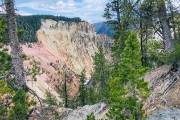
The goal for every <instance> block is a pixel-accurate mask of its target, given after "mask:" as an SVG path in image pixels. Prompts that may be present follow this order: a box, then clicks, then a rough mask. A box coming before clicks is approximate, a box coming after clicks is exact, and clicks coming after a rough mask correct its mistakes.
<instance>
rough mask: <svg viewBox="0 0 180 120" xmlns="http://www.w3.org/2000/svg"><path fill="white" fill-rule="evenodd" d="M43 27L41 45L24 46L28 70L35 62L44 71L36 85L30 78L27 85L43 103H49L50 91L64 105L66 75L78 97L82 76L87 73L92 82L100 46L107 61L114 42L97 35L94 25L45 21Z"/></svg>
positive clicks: (38, 77)
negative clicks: (62, 94) (62, 92)
mask: <svg viewBox="0 0 180 120" xmlns="http://www.w3.org/2000/svg"><path fill="white" fill-rule="evenodd" d="M41 24H42V25H41V28H40V29H39V30H38V31H37V34H36V36H37V39H38V42H37V43H26V44H25V45H22V49H23V52H24V54H25V55H26V56H27V58H28V59H26V60H25V61H24V65H25V68H26V69H27V70H28V69H29V68H32V64H33V62H35V63H39V64H38V67H39V68H40V73H38V75H37V76H36V81H32V76H28V77H27V84H28V86H29V87H30V88H31V89H32V90H34V91H35V92H36V93H37V95H38V96H40V97H41V98H42V99H45V96H46V95H45V93H46V91H49V92H50V93H52V94H53V95H54V96H55V97H56V98H57V100H59V101H61V100H60V98H59V94H58V93H57V88H58V87H59V86H61V85H63V83H64V79H65V75H66V77H67V82H68V86H69V90H70V95H71V96H76V95H77V94H78V86H79V78H78V75H79V74H80V73H81V71H82V70H83V69H85V71H86V77H87V80H90V79H91V73H92V72H93V58H92V57H93V56H94V55H95V53H96V52H97V51H98V46H100V45H101V44H102V46H103V47H104V50H105V54H106V58H107V59H110V50H109V46H111V45H112V44H113V40H112V39H111V38H110V37H108V36H106V35H104V34H96V33H95V32H94V27H93V25H92V24H89V23H88V22H79V23H75V22H64V21H58V22H56V21H54V20H50V19H46V20H41ZM67 74H68V75H67Z"/></svg>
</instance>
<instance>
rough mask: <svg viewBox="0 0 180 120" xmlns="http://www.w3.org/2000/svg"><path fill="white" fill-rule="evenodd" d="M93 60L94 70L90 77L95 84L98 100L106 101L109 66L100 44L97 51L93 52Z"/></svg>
mask: <svg viewBox="0 0 180 120" xmlns="http://www.w3.org/2000/svg"><path fill="white" fill-rule="evenodd" d="M93 60H94V72H93V74H92V79H93V80H94V81H95V84H96V88H97V90H96V93H97V97H98V101H107V100H108V96H109V95H108V93H109V92H108V91H109V90H108V89H109V86H108V85H109V66H108V64H107V60H106V58H105V54H104V50H103V47H102V45H101V46H100V47H99V51H98V52H97V53H95V56H94V57H93Z"/></svg>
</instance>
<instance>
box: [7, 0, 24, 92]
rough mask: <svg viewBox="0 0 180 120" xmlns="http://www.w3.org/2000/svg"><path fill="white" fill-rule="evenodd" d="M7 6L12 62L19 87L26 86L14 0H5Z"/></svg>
mask: <svg viewBox="0 0 180 120" xmlns="http://www.w3.org/2000/svg"><path fill="white" fill-rule="evenodd" d="M5 7H6V13H7V21H8V30H9V31H8V32H9V40H10V47H11V56H12V64H13V68H14V74H15V80H14V83H15V85H16V87H17V88H19V87H22V88H24V89H25V88H26V82H25V74H24V73H25V72H24V66H23V59H22V50H21V48H20V43H19V40H18V35H17V24H16V15H15V9H14V0H5Z"/></svg>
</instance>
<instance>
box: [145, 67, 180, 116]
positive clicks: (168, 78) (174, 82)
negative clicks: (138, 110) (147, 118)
mask: <svg viewBox="0 0 180 120" xmlns="http://www.w3.org/2000/svg"><path fill="white" fill-rule="evenodd" d="M145 80H147V81H148V82H149V88H150V89H151V93H150V94H149V96H148V99H147V101H146V102H145V104H144V108H145V111H146V113H147V114H148V115H149V114H152V113H156V112H158V111H161V110H164V109H172V108H173V109H180V101H179V99H180V96H179V94H180V88H179V85H180V81H179V80H180V69H172V66H170V65H164V66H162V67H159V68H157V69H155V70H152V71H151V72H149V73H147V75H146V76H145Z"/></svg>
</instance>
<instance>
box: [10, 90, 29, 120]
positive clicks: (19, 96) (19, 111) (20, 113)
mask: <svg viewBox="0 0 180 120" xmlns="http://www.w3.org/2000/svg"><path fill="white" fill-rule="evenodd" d="M27 99H28V97H27V95H26V93H25V92H24V90H23V89H22V88H20V89H18V91H17V92H16V95H15V96H14V97H13V99H12V100H13V103H14V105H15V106H14V107H13V108H12V109H11V110H10V111H9V116H8V119H9V120H25V119H26V117H27V115H28V107H29V104H28V100H27Z"/></svg>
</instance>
